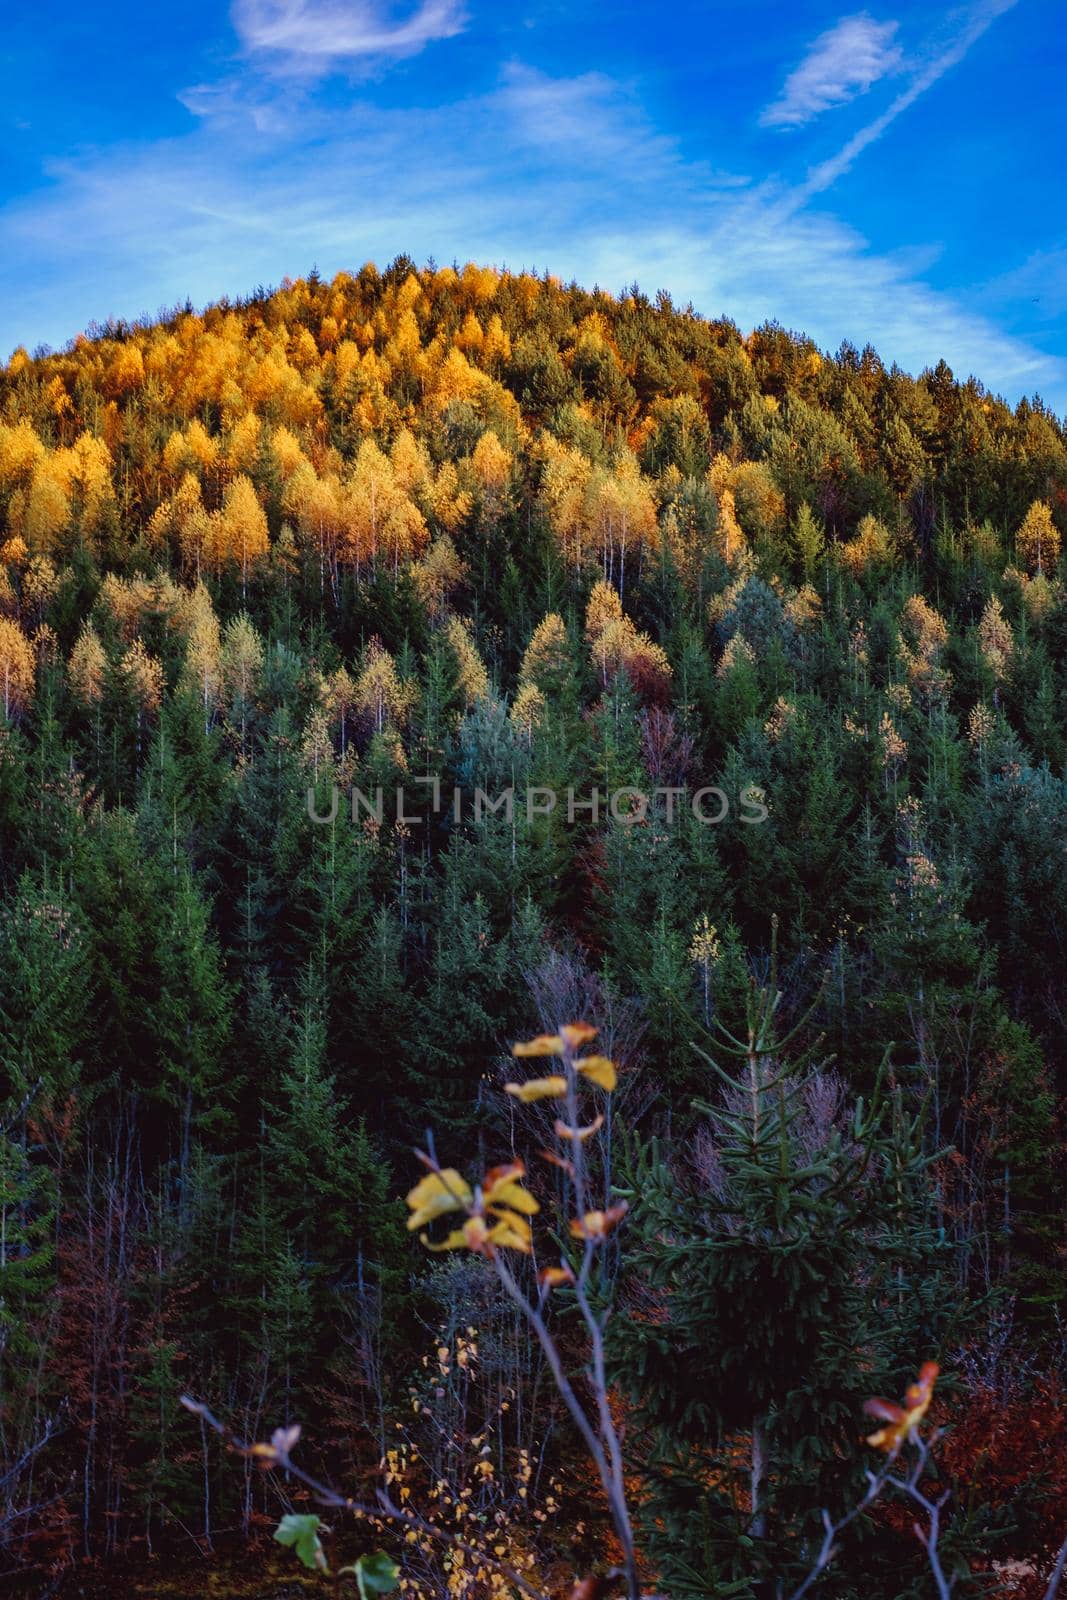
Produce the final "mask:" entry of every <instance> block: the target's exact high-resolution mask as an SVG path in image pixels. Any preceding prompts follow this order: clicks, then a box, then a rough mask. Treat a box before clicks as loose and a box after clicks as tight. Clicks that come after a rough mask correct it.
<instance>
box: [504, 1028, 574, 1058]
mask: <svg viewBox="0 0 1067 1600" xmlns="http://www.w3.org/2000/svg"><path fill="white" fill-rule="evenodd" d="M511 1053H512V1055H513V1056H561V1055H562V1054H563V1040H562V1039H561V1038H560V1036H559V1034H558V1033H539V1034H538V1035H537V1038H536V1039H527V1040H525V1041H523V1042H520V1043H519V1044H513V1045H512V1047H511Z"/></svg>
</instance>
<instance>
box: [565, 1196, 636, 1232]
mask: <svg viewBox="0 0 1067 1600" xmlns="http://www.w3.org/2000/svg"><path fill="white" fill-rule="evenodd" d="M627 1210H628V1207H627V1203H626V1201H625V1200H620V1201H619V1203H618V1205H617V1206H608V1208H607V1210H606V1211H587V1212H586V1213H585V1216H584V1217H575V1218H574V1219H573V1220H572V1222H571V1224H570V1231H571V1235H572V1237H573V1238H575V1239H606V1238H607V1236H608V1234H609V1233H610V1232H611V1230H612V1228H614V1227H615V1225H616V1223H618V1222H621V1221H622V1219H623V1217H624V1216H625V1215H626V1212H627Z"/></svg>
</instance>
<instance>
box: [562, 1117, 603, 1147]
mask: <svg viewBox="0 0 1067 1600" xmlns="http://www.w3.org/2000/svg"><path fill="white" fill-rule="evenodd" d="M603 1126H604V1113H603V1112H602V1111H601V1112H598V1113H597V1115H596V1116H595V1117H594V1118H593V1120H592V1122H587V1123H586V1125H585V1127H584V1128H571V1127H569V1126H568V1125H567V1123H565V1122H562V1121H561V1120H560V1118H559V1117H557V1118H556V1138H557V1139H574V1140H576V1141H577V1142H578V1143H579V1144H584V1143H585V1141H586V1140H587V1139H591V1138H592V1137H593V1135H594V1133H599V1132H600V1130H601V1128H602V1127H603Z"/></svg>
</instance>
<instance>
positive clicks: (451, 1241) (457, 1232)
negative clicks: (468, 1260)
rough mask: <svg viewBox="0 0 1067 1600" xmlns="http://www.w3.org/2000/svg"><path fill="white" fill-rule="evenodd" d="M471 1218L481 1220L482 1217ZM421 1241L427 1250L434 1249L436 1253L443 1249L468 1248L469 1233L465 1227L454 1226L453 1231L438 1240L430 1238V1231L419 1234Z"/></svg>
mask: <svg viewBox="0 0 1067 1600" xmlns="http://www.w3.org/2000/svg"><path fill="white" fill-rule="evenodd" d="M471 1220H472V1221H480V1220H481V1219H480V1218H472V1219H471ZM419 1243H420V1244H424V1245H425V1246H426V1248H427V1250H432V1251H433V1252H434V1253H435V1254H438V1253H440V1251H442V1250H466V1249H467V1248H468V1241H467V1235H466V1232H465V1230H464V1229H463V1228H453V1230H452V1232H451V1233H449V1234H447V1235H446V1236H445V1238H443V1239H438V1240H437V1241H436V1242H435V1241H434V1240H433V1239H431V1238H430V1236H429V1234H428V1233H422V1234H420V1235H419Z"/></svg>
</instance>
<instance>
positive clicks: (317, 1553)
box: [274, 1512, 362, 1588]
mask: <svg viewBox="0 0 1067 1600" xmlns="http://www.w3.org/2000/svg"><path fill="white" fill-rule="evenodd" d="M321 1526H322V1519H321V1517H312V1516H296V1515H295V1514H294V1513H293V1512H290V1513H289V1514H288V1515H287V1516H284V1517H283V1518H282V1520H281V1521H280V1522H279V1524H278V1526H277V1527H276V1528H275V1530H274V1537H275V1539H276V1540H277V1541H278V1543H279V1544H284V1545H287V1546H288V1547H290V1548H291V1549H293V1550H295V1551H296V1554H297V1556H298V1557H299V1559H300V1560H301V1561H302V1562H303V1564H304V1566H305V1567H307V1568H308V1569H309V1571H311V1572H329V1570H330V1569H329V1567H328V1566H327V1565H326V1553H325V1551H324V1550H323V1548H322V1542H321V1540H320V1539H319V1529H320V1527H321ZM360 1587H361V1588H362V1585H360Z"/></svg>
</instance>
